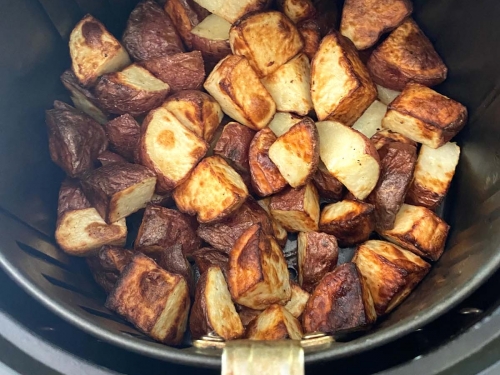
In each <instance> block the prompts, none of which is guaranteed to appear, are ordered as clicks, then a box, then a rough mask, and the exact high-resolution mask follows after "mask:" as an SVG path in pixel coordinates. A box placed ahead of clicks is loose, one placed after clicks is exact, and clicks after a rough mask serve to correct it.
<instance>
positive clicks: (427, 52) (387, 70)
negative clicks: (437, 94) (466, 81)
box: [367, 19, 448, 91]
mask: <svg viewBox="0 0 500 375" xmlns="http://www.w3.org/2000/svg"><path fill="white" fill-rule="evenodd" d="M367 67H368V70H369V71H370V75H371V76H372V78H373V81H374V82H375V83H377V84H379V85H381V86H383V87H387V88H389V89H392V90H397V91H401V90H403V89H404V88H405V86H406V84H408V83H409V82H415V83H420V84H422V85H424V86H435V85H437V84H439V83H441V82H443V81H444V80H445V79H446V74H447V73H448V68H447V67H446V65H444V62H443V60H441V57H439V55H438V54H437V52H436V50H435V49H434V47H433V46H432V43H431V42H430V40H429V39H427V37H426V36H425V34H424V33H423V32H422V30H420V28H419V27H418V25H417V23H416V22H415V21H413V20H412V19H407V20H406V21H404V22H403V23H402V24H401V25H400V26H399V27H398V28H397V29H396V30H394V31H393V32H392V33H391V34H390V35H389V37H388V38H387V39H386V40H384V41H383V42H382V44H381V45H380V46H378V47H377V48H376V49H375V51H373V53H372V54H371V55H370V58H369V59H368V63H367Z"/></svg>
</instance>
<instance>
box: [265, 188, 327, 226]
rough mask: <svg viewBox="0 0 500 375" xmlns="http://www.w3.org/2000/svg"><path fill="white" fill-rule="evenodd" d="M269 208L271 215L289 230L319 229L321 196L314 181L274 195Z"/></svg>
mask: <svg viewBox="0 0 500 375" xmlns="http://www.w3.org/2000/svg"><path fill="white" fill-rule="evenodd" d="M269 209H270V210H271V216H272V217H273V218H274V219H275V220H276V221H278V222H279V223H280V224H281V225H282V226H283V227H284V228H285V229H286V230H287V231H289V232H310V231H315V230H318V221H319V196H318V191H317V190H316V188H315V187H314V185H313V184H312V183H308V184H307V185H305V186H303V187H301V188H298V189H292V188H288V189H286V190H284V191H282V192H281V193H279V194H276V195H273V196H272V198H271V203H270V204H269Z"/></svg>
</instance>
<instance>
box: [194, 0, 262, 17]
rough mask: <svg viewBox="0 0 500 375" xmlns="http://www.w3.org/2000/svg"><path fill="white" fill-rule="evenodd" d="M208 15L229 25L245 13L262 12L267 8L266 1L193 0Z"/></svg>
mask: <svg viewBox="0 0 500 375" xmlns="http://www.w3.org/2000/svg"><path fill="white" fill-rule="evenodd" d="M195 1H196V2H197V3H198V4H199V5H201V6H202V7H203V8H205V9H207V10H208V11H209V12H210V13H214V14H217V15H218V16H219V17H222V18H224V19H225V20H226V21H228V22H230V23H234V22H236V20H238V18H240V17H242V16H244V15H245V14H247V13H250V12H255V11H259V10H263V9H265V8H266V7H267V5H268V2H267V1H266V0H240V1H225V0H195Z"/></svg>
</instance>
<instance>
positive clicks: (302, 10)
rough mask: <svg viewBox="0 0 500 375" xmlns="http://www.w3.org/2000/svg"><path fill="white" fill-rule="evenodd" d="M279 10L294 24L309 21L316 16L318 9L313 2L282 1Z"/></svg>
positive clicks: (301, 0) (306, 0)
mask: <svg viewBox="0 0 500 375" xmlns="http://www.w3.org/2000/svg"><path fill="white" fill-rule="evenodd" d="M278 9H279V10H280V11H282V12H283V13H285V15H286V16H287V17H288V18H290V19H291V20H292V22H293V23H299V22H301V21H304V20H307V19H309V18H312V17H314V16H315V14H316V8H315V7H314V5H313V3H312V1H311V0H280V1H278Z"/></svg>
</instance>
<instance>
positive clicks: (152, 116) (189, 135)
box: [139, 107, 208, 192]
mask: <svg viewBox="0 0 500 375" xmlns="http://www.w3.org/2000/svg"><path fill="white" fill-rule="evenodd" d="M207 149H208V144H207V143H206V142H205V141H204V140H203V139H201V138H200V137H198V136H197V135H196V134H195V133H193V132H192V131H191V130H189V129H187V128H186V127H184V126H183V125H182V123H181V122H180V121H179V120H178V119H177V118H176V117H175V116H174V114H173V113H172V112H170V111H169V110H167V109H166V108H163V107H160V108H157V109H155V110H153V111H151V112H150V113H149V114H148V116H147V117H146V118H145V120H144V122H143V123H142V135H141V141H140V144H139V155H140V160H141V164H143V165H145V166H146V167H148V168H150V169H151V170H153V171H155V173H156V175H157V177H158V184H157V187H156V189H157V191H159V192H167V191H171V190H173V189H174V188H175V187H176V186H178V185H179V184H181V183H182V182H183V181H185V180H186V179H187V178H188V176H189V174H190V172H191V171H192V170H193V168H194V167H195V166H196V164H197V163H198V162H199V161H200V160H201V158H202V157H203V156H204V155H205V153H206V152H207Z"/></svg>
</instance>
